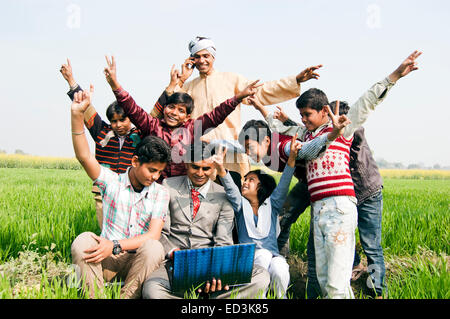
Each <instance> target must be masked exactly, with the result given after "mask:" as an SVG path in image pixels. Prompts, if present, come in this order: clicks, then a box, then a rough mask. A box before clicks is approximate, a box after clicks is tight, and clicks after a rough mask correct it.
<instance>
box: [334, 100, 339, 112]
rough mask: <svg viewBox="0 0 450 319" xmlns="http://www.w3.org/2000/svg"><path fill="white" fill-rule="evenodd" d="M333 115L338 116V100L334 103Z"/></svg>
mask: <svg viewBox="0 0 450 319" xmlns="http://www.w3.org/2000/svg"><path fill="white" fill-rule="evenodd" d="M334 114H335V115H339V100H337V101H336V106H335V107H334Z"/></svg>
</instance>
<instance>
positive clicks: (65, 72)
mask: <svg viewBox="0 0 450 319" xmlns="http://www.w3.org/2000/svg"><path fill="white" fill-rule="evenodd" d="M59 72H61V74H62V76H63V78H64V79H65V80H66V81H67V83H69V86H70V87H74V86H75V85H76V84H77V82H75V79H74V78H73V73H72V65H71V64H70V60H69V59H67V64H63V65H61V69H59Z"/></svg>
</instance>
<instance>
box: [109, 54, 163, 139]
mask: <svg viewBox="0 0 450 319" xmlns="http://www.w3.org/2000/svg"><path fill="white" fill-rule="evenodd" d="M105 58H106V63H107V67H106V68H105V70H104V74H105V77H106V81H107V82H108V83H109V85H110V87H111V89H112V90H113V93H114V95H115V96H116V99H117V103H118V104H119V106H120V107H122V108H123V110H124V111H125V114H126V115H127V116H128V117H129V118H130V120H131V122H132V123H133V124H134V125H135V126H136V127H137V128H138V129H139V130H140V131H141V132H142V134H143V135H150V134H151V133H152V132H153V131H154V129H155V127H156V126H157V125H158V124H159V121H158V120H157V119H155V118H154V117H152V116H150V115H149V114H148V113H147V112H145V111H144V109H143V108H141V107H140V106H139V105H137V103H136V101H135V100H134V99H133V98H132V97H131V95H130V94H129V93H128V92H127V91H125V90H124V89H123V88H122V86H121V85H120V84H119V81H118V80H117V67H116V60H115V58H114V56H112V57H111V59H109V58H108V57H107V56H106V57H105ZM163 94H164V93H163Z"/></svg>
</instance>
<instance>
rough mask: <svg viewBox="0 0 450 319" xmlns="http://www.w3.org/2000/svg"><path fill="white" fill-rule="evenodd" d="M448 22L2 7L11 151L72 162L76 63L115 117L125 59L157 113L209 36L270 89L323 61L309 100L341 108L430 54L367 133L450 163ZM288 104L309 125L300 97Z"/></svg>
mask: <svg viewBox="0 0 450 319" xmlns="http://www.w3.org/2000/svg"><path fill="white" fill-rule="evenodd" d="M449 21H450V2H449V1H445V0H443V1H406V0H405V1H381V0H370V1H366V0H354V1H331V0H330V1H312V0H310V1H302V0H297V1H294V0H291V1H287V0H277V1H274V0H254V1H251V0H240V1H230V0H227V1H211V0H202V1H200V0H198V1H196V0H191V1H181V0H179V1H170V0H169V1H168V0H165V1H127V2H125V1H81V0H78V1H77V0H73V1H56V0H55V1H24V0H14V1H12V0H6V1H5V0H3V1H2V10H1V11H0V39H1V40H0V45H1V47H0V52H1V59H0V74H1V75H0V96H1V102H0V103H1V104H0V105H1V113H2V115H3V119H2V121H1V125H0V149H3V150H6V151H7V152H8V153H12V152H14V150H16V149H21V150H23V151H25V152H27V153H29V154H33V155H48V156H67V157H72V156H73V149H72V144H71V134H70V112H69V108H70V100H69V98H68V97H67V95H66V92H67V91H68V86H67V84H66V82H65V81H64V79H63V78H62V76H61V74H60V73H59V68H60V66H61V64H62V63H64V62H65V60H66V57H69V58H70V59H71V61H72V66H73V68H74V74H75V79H76V80H77V82H78V83H79V84H80V85H82V86H83V87H88V85H89V83H92V84H94V86H95V96H94V98H93V104H94V106H95V107H96V109H97V110H98V111H99V113H100V115H101V116H102V117H104V118H106V116H105V110H106V107H107V105H108V104H109V103H110V102H112V101H113V100H114V95H113V93H112V92H111V90H110V88H109V86H108V84H107V83H106V81H105V79H104V75H103V73H102V70H103V68H104V67H105V58H104V55H105V54H114V55H115V56H116V59H117V67H118V78H119V81H120V83H121V84H122V85H123V86H124V88H125V89H127V90H128V91H130V93H131V94H132V95H133V97H134V98H135V99H136V101H137V102H138V104H140V105H141V106H142V107H144V108H145V109H147V110H150V109H151V107H152V106H153V104H154V102H155V101H156V99H157V98H158V96H159V95H160V93H161V92H162V90H163V89H164V88H165V86H166V85H167V84H168V80H169V70H170V67H171V65H172V64H174V63H175V64H177V65H178V66H179V65H180V64H181V63H182V62H183V61H184V59H185V58H186V57H187V56H188V50H187V45H188V43H189V41H190V40H191V39H192V38H193V37H195V36H197V35H203V36H209V37H212V38H213V40H214V41H215V43H216V48H217V56H216V62H215V67H216V69H218V70H221V71H231V72H236V73H240V74H242V75H244V76H246V77H247V78H249V79H261V80H263V81H265V80H273V79H278V78H281V77H284V76H287V75H291V74H297V73H298V72H300V71H301V70H302V69H304V68H305V67H307V66H310V65H315V64H323V65H324V67H323V69H322V70H321V71H320V74H321V78H320V80H317V81H315V80H312V81H310V82H307V83H305V84H304V85H303V86H302V91H305V90H307V89H308V88H311V87H317V88H320V89H322V90H323V91H325V92H326V93H327V95H328V97H329V100H330V101H331V100H334V99H342V100H347V101H349V102H350V103H352V102H354V101H355V100H356V99H357V98H358V97H359V96H360V95H361V94H362V93H363V92H364V91H365V90H367V89H368V88H369V87H370V86H371V85H372V84H373V83H375V82H376V81H378V80H381V79H382V78H384V77H385V76H387V75H388V74H389V73H390V72H392V71H393V70H394V69H395V68H396V67H397V66H398V65H399V64H400V63H401V62H402V60H403V59H404V58H405V57H406V56H407V55H408V54H410V53H411V52H412V51H414V50H415V49H418V50H421V51H423V54H422V56H421V57H420V58H419V59H418V62H419V67H420V69H419V70H418V71H415V72H414V73H412V74H410V75H409V76H408V77H406V78H404V79H401V80H400V81H399V82H398V83H397V85H395V87H394V88H393V89H392V90H391V92H390V94H389V96H388V97H387V98H386V100H385V101H384V102H383V103H382V104H381V105H380V106H379V107H378V109H377V110H376V111H375V112H374V113H373V114H372V115H371V117H370V118H369V120H368V122H367V123H366V124H365V127H366V135H367V139H368V141H369V144H370V146H371V148H372V150H373V152H374V154H375V157H376V158H384V159H386V160H388V161H390V162H394V161H399V162H403V163H404V164H410V163H419V162H422V163H424V164H425V165H433V164H435V163H439V164H441V165H450V147H449V145H450V143H449V142H450V137H449V136H450V134H449V132H448V131H447V128H448V125H449V118H450V103H449V97H448V93H449V91H450V80H449V74H450V62H449V61H450V58H449V57H450V40H449V39H450V32H449V31H450V22H449ZM197 74H198V73H197V72H196V71H195V73H194V75H193V76H197ZM282 106H283V108H284V109H285V110H286V112H287V113H288V114H289V115H290V116H291V117H292V118H293V119H294V120H297V121H299V120H300V116H299V114H298V111H297V110H296V108H295V100H291V101H289V102H286V103H283V104H282ZM271 108H272V109H273V108H274V106H272V107H271ZM242 114H243V121H244V122H245V121H246V120H248V119H250V118H258V119H259V118H261V116H260V115H259V113H257V112H256V111H255V110H253V109H252V107H250V106H244V105H243V112H242ZM89 139H90V138H89ZM91 145H92V143H91Z"/></svg>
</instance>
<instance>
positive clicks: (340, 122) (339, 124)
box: [325, 101, 351, 141]
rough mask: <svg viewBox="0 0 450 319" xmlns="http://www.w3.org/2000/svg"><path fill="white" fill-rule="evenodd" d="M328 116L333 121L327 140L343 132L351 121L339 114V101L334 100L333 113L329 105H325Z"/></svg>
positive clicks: (333, 138)
mask: <svg viewBox="0 0 450 319" xmlns="http://www.w3.org/2000/svg"><path fill="white" fill-rule="evenodd" d="M325 108H326V110H327V112H328V116H329V117H330V119H331V122H332V123H333V131H332V132H331V133H330V134H328V140H330V141H333V140H335V139H337V138H338V137H339V136H341V135H342V134H343V133H344V130H345V127H346V126H347V125H349V124H350V123H351V121H350V120H349V119H348V117H347V116H346V115H339V101H336V106H335V108H334V113H333V111H331V108H330V106H329V105H325Z"/></svg>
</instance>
